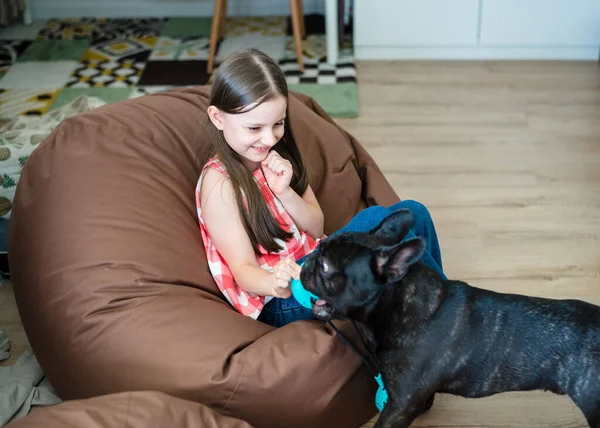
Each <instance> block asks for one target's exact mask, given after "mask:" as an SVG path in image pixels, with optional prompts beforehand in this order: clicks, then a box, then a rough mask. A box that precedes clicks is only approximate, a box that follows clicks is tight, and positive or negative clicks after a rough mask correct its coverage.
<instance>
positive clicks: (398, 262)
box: [300, 210, 425, 320]
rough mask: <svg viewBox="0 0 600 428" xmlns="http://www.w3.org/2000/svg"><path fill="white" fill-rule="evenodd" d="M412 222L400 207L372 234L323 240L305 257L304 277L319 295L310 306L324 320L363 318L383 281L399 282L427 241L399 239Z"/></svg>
mask: <svg viewBox="0 0 600 428" xmlns="http://www.w3.org/2000/svg"><path fill="white" fill-rule="evenodd" d="M411 224H412V215H411V214H410V211H408V210H400V211H396V212H395V213H394V214H392V215H390V216H389V217H388V218H387V219H386V220H385V221H384V222H382V223H381V224H380V225H379V226H378V227H377V228H376V229H374V230H372V231H370V232H369V233H358V232H345V233H340V234H338V235H335V236H332V237H329V238H327V239H325V240H324V241H323V242H322V243H321V245H320V246H319V248H318V249H317V250H315V251H314V252H313V253H311V254H310V255H309V256H308V257H307V258H306V261H305V262H304V265H303V267H302V272H301V274H300V275H301V276H300V279H301V281H302V284H303V286H304V287H305V288H306V289H307V290H308V291H310V292H312V293H314V294H316V295H317V296H318V297H319V300H317V301H315V302H313V305H312V310H313V313H314V314H315V316H316V317H317V318H319V319H321V320H330V319H354V320H361V319H364V318H365V317H366V316H367V315H368V313H369V311H370V310H371V309H372V308H373V307H374V306H375V304H376V303H377V299H378V297H379V295H380V294H381V291H382V290H383V288H384V287H385V285H387V284H389V283H391V282H396V281H399V280H400V279H401V278H402V277H403V276H404V274H405V273H406V270H407V269H408V267H409V266H410V264H412V263H414V262H415V261H416V260H417V259H418V258H419V257H420V256H421V254H422V253H423V250H424V248H425V244H424V242H423V241H422V240H421V239H418V238H415V239H411V240H408V241H406V242H404V243H399V242H400V241H401V240H402V238H403V237H404V236H405V235H406V233H407V232H408V230H409V228H410V225H411Z"/></svg>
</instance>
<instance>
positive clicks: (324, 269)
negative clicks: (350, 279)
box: [321, 261, 329, 272]
mask: <svg viewBox="0 0 600 428" xmlns="http://www.w3.org/2000/svg"><path fill="white" fill-rule="evenodd" d="M321 270H322V271H323V272H328V271H329V265H328V264H327V262H326V261H322V262H321Z"/></svg>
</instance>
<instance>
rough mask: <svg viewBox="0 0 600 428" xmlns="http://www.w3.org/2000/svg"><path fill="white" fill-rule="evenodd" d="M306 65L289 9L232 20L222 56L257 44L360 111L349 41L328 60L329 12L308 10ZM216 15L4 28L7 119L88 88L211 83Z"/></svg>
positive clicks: (337, 101)
mask: <svg viewBox="0 0 600 428" xmlns="http://www.w3.org/2000/svg"><path fill="white" fill-rule="evenodd" d="M305 25H306V31H307V39H306V40H304V41H303V47H304V52H305V55H304V62H305V70H304V72H301V71H300V70H299V68H298V64H297V60H296V54H295V49H294V42H293V38H292V36H291V28H290V23H289V18H288V17H244V18H228V20H227V23H226V34H225V37H224V38H223V39H222V40H221V42H220V44H219V47H218V51H217V58H216V62H217V65H218V63H219V61H222V60H223V59H224V58H225V57H227V56H228V55H229V54H231V53H232V52H234V51H236V50H237V49H240V48H242V47H248V46H253V47H256V48H259V49H261V50H263V51H264V52H265V53H267V54H268V55H270V56H271V57H272V58H274V59H276V60H277V61H278V63H279V65H280V66H281V68H282V70H283V71H284V73H285V75H286V78H287V80H288V83H289V88H290V89H291V90H294V91H298V92H302V93H305V94H307V95H310V96H311V97H313V98H315V99H316V101H317V102H318V103H319V104H320V105H321V106H322V107H323V108H324V109H325V110H326V111H327V112H328V113H329V114H330V115H331V116H332V117H356V116H357V115H358V91H357V79H356V67H355V63H354V58H353V56H352V49H351V45H350V43H349V42H345V44H344V45H343V46H342V47H341V49H340V53H339V59H338V63H337V65H336V66H332V65H329V64H328V63H327V62H326V40H325V35H324V32H325V31H324V30H325V25H324V18H323V16H320V15H309V16H307V17H306V24H305ZM210 27H211V19H210V18H137V19H92V18H81V19H62V20H58V19H55V20H49V21H44V22H41V21H36V22H35V23H34V24H33V25H31V26H28V27H25V26H23V25H21V24H18V25H15V26H12V27H8V28H6V29H3V30H2V31H0V121H2V120H6V119H10V118H13V117H15V116H20V115H42V114H45V113H47V112H48V111H51V110H54V109H56V108H58V107H60V106H63V105H65V104H67V103H69V102H70V101H72V100H74V99H76V98H77V97H79V96H81V95H90V96H94V97H98V98H100V99H102V100H104V101H105V102H116V101H121V100H125V99H130V98H135V97H139V96H143V95H146V94H150V93H155V92H161V91H165V90H168V89H171V88H173V87H179V86H196V85H203V84H206V83H207V82H208V80H209V77H210V76H209V75H207V73H206V63H207V59H208V46H209V35H210Z"/></svg>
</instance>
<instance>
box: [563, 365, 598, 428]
mask: <svg viewBox="0 0 600 428" xmlns="http://www.w3.org/2000/svg"><path fill="white" fill-rule="evenodd" d="M591 377H592V378H597V376H596V375H595V374H594V375H593V376H591ZM576 384H577V383H576ZM569 397H571V399H572V400H573V402H574V403H575V405H576V406H577V407H579V409H580V410H581V412H582V413H583V415H584V416H585V419H586V420H587V422H588V424H589V425H590V427H591V428H600V385H593V386H592V387H588V388H586V389H585V390H579V391H578V390H576V389H575V390H572V391H570V394H569Z"/></svg>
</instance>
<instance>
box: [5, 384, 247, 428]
mask: <svg viewBox="0 0 600 428" xmlns="http://www.w3.org/2000/svg"><path fill="white" fill-rule="evenodd" d="M38 427H39V428H116V427H126V428H149V427H165V428H184V427H185V428H187V427H203V428H252V426H251V425H250V424H248V423H247V422H244V421H241V420H239V419H235V418H231V417H228V416H223V415H221V414H220V413H218V412H215V411H214V410H212V409H210V408H209V407H207V406H205V405H203V404H200V403H195V402H193V401H187V400H182V399H181V398H176V397H171V396H170V395H167V394H165V393H163V392H157V391H135V392H119V393H115V394H110V395H103V396H100V397H94V398H88V399H85V400H73V401H66V402H64V403H61V404H58V405H56V406H51V407H45V408H39V409H36V410H34V411H33V412H32V413H31V414H30V415H28V416H26V417H24V418H22V419H18V420H16V421H14V422H12V423H10V424H8V425H7V426H6V428H38Z"/></svg>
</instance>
